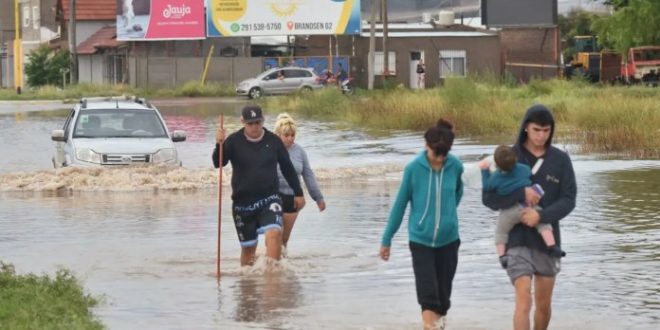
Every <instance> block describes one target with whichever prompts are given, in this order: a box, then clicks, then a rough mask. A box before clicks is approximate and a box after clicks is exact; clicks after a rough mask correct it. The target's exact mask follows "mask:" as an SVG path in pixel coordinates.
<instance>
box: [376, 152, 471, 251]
mask: <svg viewBox="0 0 660 330" xmlns="http://www.w3.org/2000/svg"><path fill="white" fill-rule="evenodd" d="M462 174H463V163H461V161H460V160H459V159H458V158H457V157H456V156H454V155H452V154H451V153H450V154H448V155H447V158H446V160H445V162H444V164H443V166H442V168H441V169H440V170H439V171H434V170H433V169H432V168H431V165H430V164H429V161H428V159H427V158H426V150H425V151H423V152H422V153H420V154H419V155H418V156H417V157H416V158H415V159H414V160H413V161H412V162H410V164H408V165H407V166H406V168H405V169H404V170H403V181H402V182H401V187H400V188H399V193H398V194H397V196H396V200H395V201H394V205H393V206H392V210H391V212H390V217H389V219H388V221H387V226H386V227H385V232H384V233H383V239H382V241H381V244H382V245H383V246H390V245H392V237H393V236H394V234H395V233H396V232H397V230H399V227H401V222H402V221H403V215H404V213H405V211H406V208H407V206H408V203H410V216H409V218H408V237H409V239H410V241H412V242H415V243H419V244H422V245H425V246H428V247H441V246H444V245H447V244H449V243H452V242H454V241H456V240H457V239H458V213H457V211H456V209H457V207H458V203H460V201H461V197H462V196H463V183H462V181H461V175H462Z"/></svg>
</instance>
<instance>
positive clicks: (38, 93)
mask: <svg viewBox="0 0 660 330" xmlns="http://www.w3.org/2000/svg"><path fill="white" fill-rule="evenodd" d="M125 94H126V95H139V96H145V97H181V96H200V97H201V96H209V97H212V96H215V97H218V96H234V95H236V91H235V90H234V86H233V85H228V84H218V83H207V84H205V85H201V84H200V83H199V82H197V81H189V82H187V83H185V84H183V85H181V86H179V87H177V88H160V89H155V88H151V89H143V88H135V87H131V86H128V85H96V84H87V83H81V84H78V85H74V86H67V87H66V88H60V87H56V86H53V85H45V86H42V87H37V88H26V89H24V90H23V93H22V94H21V95H17V94H16V91H14V90H12V89H0V100H76V99H79V98H81V97H83V96H85V97H92V96H121V95H125Z"/></svg>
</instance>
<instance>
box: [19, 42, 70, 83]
mask: <svg viewBox="0 0 660 330" xmlns="http://www.w3.org/2000/svg"><path fill="white" fill-rule="evenodd" d="M67 72H69V51H68V50H57V49H51V48H50V47H48V46H47V45H41V46H40V47H39V48H37V49H35V50H34V51H32V52H31V53H30V54H29V55H28V60H27V63H26V64H25V75H26V76H27V83H28V84H29V85H30V86H44V85H49V84H50V85H58V86H61V85H62V80H63V79H64V76H65V74H66V73H67ZM67 75H68V74H67Z"/></svg>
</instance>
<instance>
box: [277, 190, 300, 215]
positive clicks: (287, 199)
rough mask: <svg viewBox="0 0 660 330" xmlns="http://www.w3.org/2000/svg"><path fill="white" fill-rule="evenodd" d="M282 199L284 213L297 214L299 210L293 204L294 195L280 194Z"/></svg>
mask: <svg viewBox="0 0 660 330" xmlns="http://www.w3.org/2000/svg"><path fill="white" fill-rule="evenodd" d="M280 198H281V199H282V212H284V213H296V212H298V209H296V207H295V206H294V204H293V195H285V194H280Z"/></svg>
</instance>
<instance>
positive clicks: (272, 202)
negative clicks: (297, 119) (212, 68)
mask: <svg viewBox="0 0 660 330" xmlns="http://www.w3.org/2000/svg"><path fill="white" fill-rule="evenodd" d="M241 123H242V124H243V128H241V129H240V130H238V131H236V132H234V133H232V134H231V135H229V136H228V137H227V139H225V132H224V130H223V129H220V128H218V130H217V132H216V145H215V150H214V151H213V165H215V167H216V168H218V167H220V160H219V159H218V158H219V146H220V144H222V154H223V157H222V166H225V165H227V163H228V162H231V165H232V168H233V175H232V178H231V187H232V195H231V198H232V201H233V204H232V215H233V217H234V225H235V226H236V232H237V233H238V240H239V241H240V243H241V266H245V265H252V264H253V263H254V257H255V252H256V249H257V244H258V235H259V234H264V235H265V236H266V256H268V257H269V258H272V259H275V260H279V259H280V256H281V253H282V202H281V200H280V197H279V194H278V192H279V180H278V176H277V165H278V164H279V165H280V169H281V171H282V174H283V175H284V178H285V179H286V181H287V182H288V183H289V186H290V187H291V188H292V189H293V192H294V201H293V202H294V205H295V207H296V209H298V210H300V209H302V207H303V206H304V205H305V198H304V197H303V191H302V188H301V186H300V180H299V179H298V176H297V175H296V171H295V169H294V167H293V164H292V163H291V160H290V159H289V152H288V151H287V149H286V147H285V146H284V144H283V143H282V140H280V138H279V137H277V136H276V135H275V134H273V133H272V132H270V131H268V130H267V129H265V128H264V117H263V113H262V110H261V108H260V107H259V106H256V105H247V106H245V107H243V110H242V116H241Z"/></svg>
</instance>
